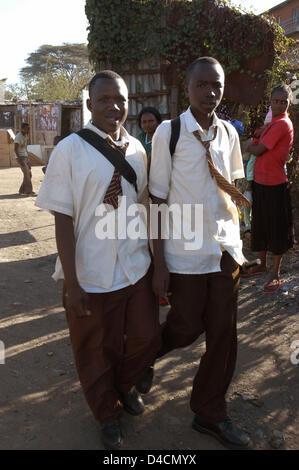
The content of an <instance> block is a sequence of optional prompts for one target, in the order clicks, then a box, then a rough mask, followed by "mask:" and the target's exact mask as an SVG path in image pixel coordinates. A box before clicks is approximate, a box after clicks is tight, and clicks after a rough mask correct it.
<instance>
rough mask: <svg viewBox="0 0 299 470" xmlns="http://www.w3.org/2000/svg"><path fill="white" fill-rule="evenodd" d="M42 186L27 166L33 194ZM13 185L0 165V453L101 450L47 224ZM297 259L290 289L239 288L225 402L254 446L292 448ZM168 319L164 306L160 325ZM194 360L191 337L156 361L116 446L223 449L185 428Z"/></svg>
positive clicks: (297, 399)
mask: <svg viewBox="0 0 299 470" xmlns="http://www.w3.org/2000/svg"><path fill="white" fill-rule="evenodd" d="M42 178H43V173H42V171H41V168H40V167H34V168H33V180H34V189H35V191H38V188H39V185H40V182H41V180H42ZM20 182H21V171H20V169H19V168H8V169H0V208H1V209H0V219H1V224H0V262H1V264H0V299H1V313H0V340H1V341H2V342H3V343H4V345H5V363H4V364H3V362H4V361H3V360H2V363H0V383H1V388H0V435H1V439H0V449H1V450H3V449H10V450H13V449H26V450H27V449H43V450H53V449H66V450H71V449H102V448H103V447H102V443H101V440H100V436H99V428H98V424H97V423H96V421H95V420H94V418H93V417H92V415H91V413H90V411H89V408H88V406H87V404H86V402H85V399H84V397H83V394H82V392H81V388H80V384H79V382H78V378H77V373H76V369H75V365H74V361H73V356H72V350H71V346H70V341H69V337H68V329H67V324H66V320H65V315H64V311H63V309H62V306H61V285H60V284H59V283H58V284H57V283H55V282H54V281H53V280H52V279H51V274H52V272H53V267H54V262H55V259H56V244H55V238H54V225H53V222H54V221H53V217H52V216H51V215H50V214H49V213H47V212H45V211H42V210H40V209H39V208H37V207H36V206H34V201H35V199H34V198H33V197H22V196H19V195H18V194H17V191H18V187H19V185H20ZM247 253H248V256H249V258H253V257H255V254H252V253H250V252H248V250H247ZM298 253H299V251H298V249H297V251H296V250H291V251H290V253H289V254H288V255H287V256H286V257H285V260H284V264H283V275H282V276H283V278H284V279H286V281H287V282H286V284H285V286H284V287H283V288H282V289H281V290H280V291H279V292H278V293H276V294H272V295H269V294H268V295H266V294H263V293H262V292H261V286H262V285H263V282H264V278H262V277H257V278H250V279H247V280H242V281H241V288H240V297H239V322H238V335H239V354H238V363H237V368H236V371H235V375H234V380H233V382H232V384H231V386H230V389H229V392H228V395H227V400H228V407H229V410H230V415H231V417H232V419H233V420H234V421H235V422H236V423H237V424H239V425H241V426H242V427H243V428H244V429H245V430H246V431H247V432H248V433H249V434H250V437H251V440H252V448H253V449H287V450H295V449H298V448H299V429H298V424H299V421H298V404H299V386H298V385H299V377H298V375H299V374H298V371H299V369H298V367H299V366H298V365H297V363H298V362H299V329H298V311H299V308H298V307H299V297H298V293H299V285H298V277H297V278H296V273H297V274H298V267H299V260H298ZM166 313H167V307H163V308H161V319H162V318H164V317H165V315H166ZM294 341H298V343H297V351H296V349H294V348H295V346H296V345H295V344H294ZM3 343H0V344H3ZM292 347H293V349H292ZM203 353H204V338H200V340H199V341H197V342H196V343H194V344H193V345H191V346H189V347H188V348H186V349H183V350H177V351H175V352H173V353H170V354H169V355H168V356H166V357H164V358H163V359H162V360H160V361H159V362H157V365H156V368H155V370H156V374H155V379H154V386H153V388H152V391H151V392H150V393H149V394H148V395H146V396H144V402H145V404H146V411H145V413H144V414H143V415H142V416H139V417H132V416H130V415H127V414H125V413H124V415H123V417H122V427H123V431H124V435H125V440H124V442H125V444H124V449H127V450H133V449H134V450H139V449H149V450H153V449H160V450H164V449H165V450H177V449H186V450H203V449H207V450H221V449H224V447H223V446H222V445H221V444H219V443H218V442H217V441H215V440H214V439H212V438H210V437H208V436H205V435H201V434H198V433H197V432H196V431H194V430H192V428H191V421H192V417H193V415H192V412H191V410H190V408H189V397H190V392H191V387H192V380H193V377H194V375H195V371H196V369H197V364H198V360H199V358H200V356H201V355H202V354H203ZM2 359H3V358H2Z"/></svg>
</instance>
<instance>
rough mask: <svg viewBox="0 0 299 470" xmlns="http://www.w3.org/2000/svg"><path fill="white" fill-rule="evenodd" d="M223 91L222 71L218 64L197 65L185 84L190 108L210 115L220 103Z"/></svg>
mask: <svg viewBox="0 0 299 470" xmlns="http://www.w3.org/2000/svg"><path fill="white" fill-rule="evenodd" d="M223 92H224V71H223V69H222V67H221V65H218V64H215V65H214V64H199V65H197V66H196V67H195V68H194V70H193V72H192V73H191V76H190V77H189V82H188V83H187V86H186V93H187V96H188V98H189V102H190V106H191V109H193V110H194V111H197V112H199V113H201V114H203V115H206V116H207V115H211V114H212V113H213V111H214V110H215V109H216V108H217V106H218V105H219V104H220V102H221V99H222V96H223Z"/></svg>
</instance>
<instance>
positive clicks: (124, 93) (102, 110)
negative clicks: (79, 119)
mask: <svg viewBox="0 0 299 470" xmlns="http://www.w3.org/2000/svg"><path fill="white" fill-rule="evenodd" d="M87 107H88V109H89V111H90V112H91V115H92V122H93V124H94V125H95V126H96V127H98V128H99V129H101V130H103V131H104V132H106V134H109V135H111V136H114V135H115V133H116V132H117V131H118V130H119V128H120V126H121V125H122V124H123V123H124V122H125V120H126V118H127V115H128V89H127V86H126V84H125V82H124V81H123V80H121V79H108V78H99V79H98V80H97V81H96V82H95V84H94V86H93V88H92V90H91V96H90V98H89V99H88V100H87Z"/></svg>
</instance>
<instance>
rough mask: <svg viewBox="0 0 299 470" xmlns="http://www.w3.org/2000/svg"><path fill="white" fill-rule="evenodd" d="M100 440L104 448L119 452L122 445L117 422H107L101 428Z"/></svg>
mask: <svg viewBox="0 0 299 470" xmlns="http://www.w3.org/2000/svg"><path fill="white" fill-rule="evenodd" d="M101 438H102V441H103V444H104V447H105V448H106V449H109V450H119V449H120V448H121V444H122V438H121V430H120V425H119V421H117V420H113V421H107V423H105V424H103V425H102V427H101Z"/></svg>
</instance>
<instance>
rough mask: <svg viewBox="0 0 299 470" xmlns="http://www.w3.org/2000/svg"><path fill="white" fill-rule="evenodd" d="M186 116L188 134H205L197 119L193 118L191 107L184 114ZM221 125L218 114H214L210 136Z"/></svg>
mask: <svg viewBox="0 0 299 470" xmlns="http://www.w3.org/2000/svg"><path fill="white" fill-rule="evenodd" d="M184 116H185V123H186V128H187V131H188V132H190V133H192V132H194V131H200V132H204V131H203V128H202V127H201V126H200V125H199V124H198V122H197V121H196V119H195V117H194V116H193V114H192V112H191V108H190V106H189V108H188V109H187V111H186V112H185V113H184ZM219 123H220V119H219V118H218V117H217V116H216V113H214V114H213V122H212V125H211V126H210V128H209V134H210V132H212V131H213V130H214V128H215V127H216V126H219Z"/></svg>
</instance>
